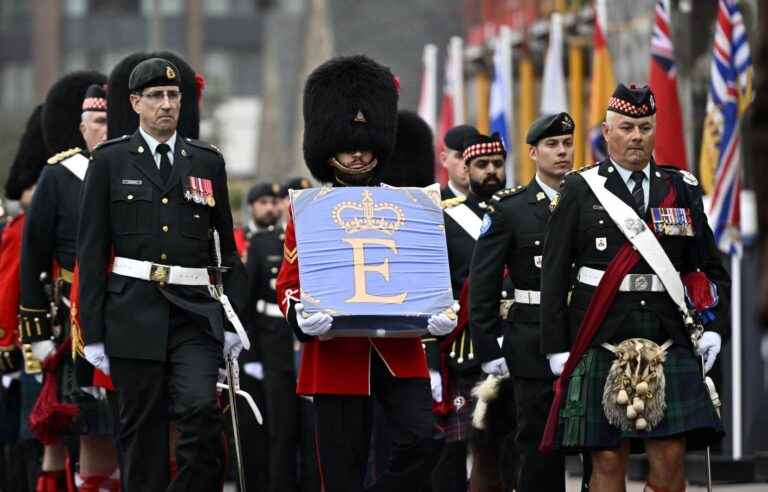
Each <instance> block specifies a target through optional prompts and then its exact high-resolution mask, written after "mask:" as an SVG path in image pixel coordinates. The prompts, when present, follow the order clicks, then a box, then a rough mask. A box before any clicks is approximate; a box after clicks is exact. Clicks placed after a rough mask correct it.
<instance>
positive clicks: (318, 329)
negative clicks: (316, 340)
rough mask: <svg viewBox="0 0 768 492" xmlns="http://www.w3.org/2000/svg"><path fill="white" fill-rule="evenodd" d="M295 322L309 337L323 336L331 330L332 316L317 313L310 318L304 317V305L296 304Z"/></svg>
mask: <svg viewBox="0 0 768 492" xmlns="http://www.w3.org/2000/svg"><path fill="white" fill-rule="evenodd" d="M296 321H297V322H298V323H299V329H300V330H301V331H303V332H304V333H305V334H307V335H309V336H311V337H317V336H320V335H325V334H326V333H328V331H329V330H330V329H331V325H332V324H333V316H331V315H330V314H328V313H322V312H317V313H314V314H312V315H310V316H307V317H305V316H304V304H302V303H298V304H296Z"/></svg>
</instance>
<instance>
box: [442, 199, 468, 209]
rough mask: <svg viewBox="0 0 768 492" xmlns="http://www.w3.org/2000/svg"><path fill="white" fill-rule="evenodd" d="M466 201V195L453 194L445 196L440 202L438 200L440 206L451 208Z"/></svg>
mask: <svg viewBox="0 0 768 492" xmlns="http://www.w3.org/2000/svg"><path fill="white" fill-rule="evenodd" d="M465 201H467V197H465V196H455V197H453V198H446V199H445V200H443V201H442V202H440V208H444V209H445V208H451V207H455V206H456V205H461V204H462V203H464V202H465Z"/></svg>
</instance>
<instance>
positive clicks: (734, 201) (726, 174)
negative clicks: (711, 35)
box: [709, 0, 752, 254]
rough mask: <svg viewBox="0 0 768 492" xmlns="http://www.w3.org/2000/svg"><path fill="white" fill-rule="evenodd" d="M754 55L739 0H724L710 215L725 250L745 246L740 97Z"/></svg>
mask: <svg viewBox="0 0 768 492" xmlns="http://www.w3.org/2000/svg"><path fill="white" fill-rule="evenodd" d="M751 67H752V57H751V55H750V52H749V44H748V42H747V33H746V29H745V28H744V19H743V18H742V15H741V10H740V9H739V5H738V2H737V1H736V0H720V1H719V5H718V12H717V26H716V29H715V42H714V46H713V57H712V66H711V69H710V82H709V98H710V102H711V103H712V104H713V105H714V106H715V107H716V108H718V109H719V112H720V115H721V117H722V132H721V134H720V142H719V144H718V150H719V159H718V162H717V170H716V173H715V187H714V190H713V192H712V201H711V203H710V209H709V216H710V223H711V225H712V228H713V232H714V234H715V240H716V241H717V245H718V247H719V248H720V250H722V251H723V252H725V253H731V254H732V253H735V252H736V251H737V250H738V249H739V248H740V246H741V231H740V220H739V214H740V212H741V210H740V203H739V193H740V192H741V176H740V174H741V162H740V160H741V157H740V146H741V137H740V135H739V117H740V114H739V98H740V94H741V92H740V91H741V89H743V88H744V87H746V86H747V84H748V82H747V80H748V77H749V72H750V69H751Z"/></svg>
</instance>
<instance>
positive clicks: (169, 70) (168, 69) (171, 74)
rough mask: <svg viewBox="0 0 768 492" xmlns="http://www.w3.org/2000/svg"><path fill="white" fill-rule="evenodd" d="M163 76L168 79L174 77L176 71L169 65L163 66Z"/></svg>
mask: <svg viewBox="0 0 768 492" xmlns="http://www.w3.org/2000/svg"><path fill="white" fill-rule="evenodd" d="M165 76H166V77H167V78H169V79H175V78H176V72H174V70H173V69H172V68H171V67H165Z"/></svg>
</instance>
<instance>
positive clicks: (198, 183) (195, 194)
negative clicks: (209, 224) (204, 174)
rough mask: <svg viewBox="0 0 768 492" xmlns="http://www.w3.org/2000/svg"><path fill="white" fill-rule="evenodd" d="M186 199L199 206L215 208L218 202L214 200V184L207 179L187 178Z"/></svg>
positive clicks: (185, 185)
mask: <svg viewBox="0 0 768 492" xmlns="http://www.w3.org/2000/svg"><path fill="white" fill-rule="evenodd" d="M184 199H185V200H186V201H188V202H194V203H197V204H198V205H207V206H209V207H215V206H216V200H214V198H213V182H212V181H211V180H210V179H206V178H196V177H195V176H187V179H186V183H184Z"/></svg>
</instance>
